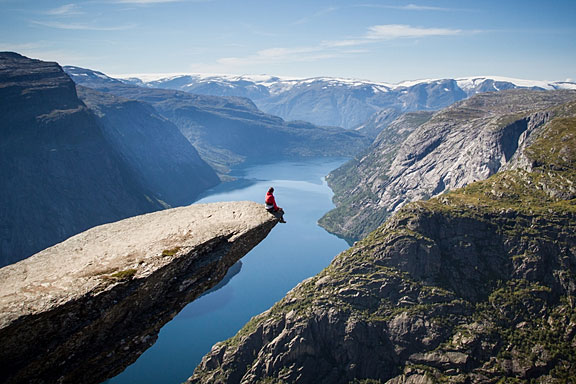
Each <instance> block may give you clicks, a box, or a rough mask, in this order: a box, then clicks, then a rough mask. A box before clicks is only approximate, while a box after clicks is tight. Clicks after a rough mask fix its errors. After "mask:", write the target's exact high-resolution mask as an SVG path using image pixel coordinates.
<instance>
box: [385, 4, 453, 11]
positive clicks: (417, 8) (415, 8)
mask: <svg viewBox="0 0 576 384" xmlns="http://www.w3.org/2000/svg"><path fill="white" fill-rule="evenodd" d="M387 8H393V9H401V10H404V11H449V10H450V9H448V8H441V7H431V6H428V5H416V4H407V5H400V6H393V5H390V6H387Z"/></svg>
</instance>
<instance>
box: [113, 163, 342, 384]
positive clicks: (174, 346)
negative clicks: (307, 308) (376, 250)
mask: <svg viewBox="0 0 576 384" xmlns="http://www.w3.org/2000/svg"><path fill="white" fill-rule="evenodd" d="M344 161H345V159H308V160H304V161H280V162H276V163H271V164H265V165H253V166H243V167H242V168H238V169H235V170H233V172H232V174H231V175H232V176H235V177H237V178H238V180H237V181H234V182H230V183H224V184H222V185H219V186H218V187H216V188H214V189H213V190H211V191H209V192H208V193H207V194H206V197H204V198H202V199H200V200H199V201H198V202H197V203H210V202H218V201H241V200H252V201H257V202H262V203H263V200H264V196H265V194H266V191H267V190H268V188H269V187H270V186H273V187H274V188H275V193H274V195H275V196H276V202H277V203H278V205H279V206H280V207H282V208H284V210H285V211H286V215H285V219H286V221H287V224H278V225H276V227H275V228H274V229H273V230H272V232H271V233H270V234H269V235H268V237H267V238H266V239H264V240H263V241H262V242H261V243H260V244H259V245H258V246H256V247H255V248H254V249H253V250H252V251H251V252H250V253H249V254H247V255H246V256H244V257H243V258H242V268H241V270H240V272H239V273H237V274H236V275H234V276H233V277H232V278H231V279H230V281H229V282H228V284H226V285H225V286H224V287H222V288H221V289H218V290H215V291H213V292H211V293H209V294H206V295H204V296H202V297H200V298H199V299H197V300H195V301H194V302H192V303H190V304H188V305H187V306H186V307H185V308H184V309H183V310H182V311H181V312H180V313H179V314H178V316H176V317H175V318H174V319H173V320H172V321H171V322H169V323H168V324H166V325H165V326H164V327H163V328H162V330H161V331H160V334H159V337H158V341H157V342H156V344H154V345H153V346H152V347H151V348H150V349H149V350H147V351H146V352H145V353H144V354H143V355H142V356H140V358H139V359H138V360H137V361H136V362H135V363H134V364H132V365H131V366H129V367H128V368H127V369H126V370H125V371H124V372H122V373H121V374H120V375H118V376H116V377H114V378H113V379H111V380H108V381H107V383H110V384H126V383H138V384H146V383H150V384H152V383H154V384H157V383H167V384H171V383H181V382H183V381H185V380H186V379H187V378H188V377H189V376H190V375H192V372H193V370H194V368H195V367H196V365H198V363H200V360H201V359H202V356H204V355H205V354H206V353H207V352H209V351H210V348H211V347H212V345H214V344H215V343H216V342H218V341H222V340H225V339H227V338H229V337H232V336H233V335H234V334H235V333H236V332H237V331H238V330H239V329H240V328H241V327H242V326H243V325H244V324H245V323H246V322H248V321H249V320H250V318H251V317H252V316H255V315H257V314H259V313H261V312H263V311H265V310H267V309H268V308H270V307H271V306H272V305H273V304H274V303H275V302H277V301H278V300H280V299H281V298H282V297H283V296H284V295H285V294H286V293H287V292H288V291H289V290H290V289H292V288H293V287H295V286H296V285H297V284H298V283H299V282H301V281H302V280H304V279H306V278H308V277H310V276H313V275H315V274H317V273H318V272H320V271H321V270H322V269H323V268H324V267H326V266H327V265H328V264H329V263H330V261H331V260H332V259H333V258H334V256H336V255H337V254H338V253H340V252H341V251H343V250H344V249H346V248H347V247H348V246H347V244H346V242H345V241H344V240H342V239H339V238H337V237H336V236H333V235H331V234H329V233H328V232H326V231H325V230H323V229H322V228H320V227H319V226H318V225H317V221H318V219H319V218H320V217H321V216H322V215H323V214H324V213H326V212H327V211H329V210H330V209H332V208H333V207H334V205H333V204H332V200H331V198H332V192H331V190H330V188H328V186H327V185H326V182H325V181H324V176H325V175H327V174H328V173H329V172H330V171H331V170H333V169H335V168H337V167H338V166H340V165H341V164H342V163H343V162H344Z"/></svg>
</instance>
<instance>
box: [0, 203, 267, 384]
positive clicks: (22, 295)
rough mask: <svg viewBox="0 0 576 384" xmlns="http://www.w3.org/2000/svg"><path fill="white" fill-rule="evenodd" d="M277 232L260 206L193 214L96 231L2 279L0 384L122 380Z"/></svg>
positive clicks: (8, 270)
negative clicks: (169, 328) (163, 334)
mask: <svg viewBox="0 0 576 384" xmlns="http://www.w3.org/2000/svg"><path fill="white" fill-rule="evenodd" d="M276 222H277V221H276V219H275V218H274V217H273V216H272V215H270V214H269V213H267V212H266V210H265V209H264V207H263V206H262V205H260V204H257V203H253V202H233V203H215V204H198V205H192V206H188V207H182V208H175V209H170V210H165V211H160V212H155V213H151V214H148V215H142V216H137V217H133V218H130V219H126V220H122V221H119V222H116V223H111V224H106V225H102V226H99V227H95V228H92V229H90V230H88V231H86V232H83V233H81V234H79V235H76V236H74V237H72V238H70V239H68V240H66V241H64V242H62V243H60V244H57V245H55V246H53V247H51V248H48V249H46V250H44V251H42V252H40V253H37V254H36V255H34V256H31V257H30V258H28V259H26V260H23V261H21V262H19V263H16V264H13V265H10V266H7V267H5V268H2V269H0V308H1V313H0V345H1V346H2V348H1V349H0V366H1V367H2V369H1V370H0V382H2V383H22V382H26V383H55V382H60V383H99V382H102V381H103V380H105V379H107V378H109V377H112V376H114V375H116V374H118V373H119V372H121V371H122V370H123V369H124V368H125V367H126V366H127V365H129V364H130V363H132V362H133V361H135V360H136V358H137V357H138V356H139V355H140V354H142V353H143V352H144V351H145V350H146V349H147V348H149V347H150V346H151V345H152V344H154V342H155V341H156V338H157V335H158V332H159V331H160V328H161V327H162V326H163V325H164V324H165V323H167V322H168V321H169V320H171V319H172V318H173V317H174V316H175V315H176V314H177V313H178V312H179V311H180V310H181V309H182V308H183V307H184V306H185V305H186V304H187V303H189V302H190V301H192V300H194V299H195V298H197V297H198V296H199V295H201V294H202V293H203V292H205V291H206V290H208V289H209V288H211V287H212V286H214V285H216V284H217V283H218V282H219V281H220V280H221V279H222V278H223V277H224V275H225V274H226V271H227V270H228V268H229V267H230V266H232V265H233V264H234V263H235V262H236V261H237V260H238V259H240V258H241V257H242V256H244V255H245V254H246V253H248V252H249V251H250V250H251V249H252V248H253V247H254V246H256V245H257V244H258V243H259V242H260V241H262V240H263V239H264V238H265V237H266V236H267V234H268V233H269V232H270V230H271V229H272V228H273V227H274V225H275V224H276Z"/></svg>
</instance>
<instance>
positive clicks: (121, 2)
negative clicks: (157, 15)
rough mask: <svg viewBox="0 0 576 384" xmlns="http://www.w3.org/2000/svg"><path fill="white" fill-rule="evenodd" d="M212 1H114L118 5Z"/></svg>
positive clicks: (207, 0) (202, 0)
mask: <svg viewBox="0 0 576 384" xmlns="http://www.w3.org/2000/svg"><path fill="white" fill-rule="evenodd" d="M211 1H213V0H115V1H114V2H115V3H119V4H142V5H147V4H163V3H207V2H211Z"/></svg>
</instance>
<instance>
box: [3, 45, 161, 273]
mask: <svg viewBox="0 0 576 384" xmlns="http://www.w3.org/2000/svg"><path fill="white" fill-rule="evenodd" d="M0 115H1V116H2V119H1V120H0V142H1V143H2V144H1V145H0V173H1V175H2V177H0V202H1V205H2V209H0V222H1V223H2V225H0V266H3V265H6V264H9V263H13V262H16V261H18V260H21V259H22V258H25V257H28V256H30V255H32V254H34V253H36V252H39V251H40V250H42V249H44V248H46V247H48V246H51V245H54V244H55V243H57V242H59V241H62V240H64V239H66V238H67V237H69V236H72V235H73V234H76V233H78V232H81V231H83V230H86V229H88V228H90V227H92V226H94V225H99V224H103V223H106V222H110V221H113V220H119V219H122V218H126V217H128V216H133V215H137V214H142V213H146V212H151V211H154V210H158V209H161V208H162V204H161V203H160V202H158V201H157V200H156V199H155V198H154V196H153V195H152V193H150V192H149V190H146V189H145V188H144V187H143V186H142V185H141V184H140V183H139V182H138V179H137V177H136V175H135V174H134V172H133V171H132V170H131V169H130V168H129V167H128V166H127V165H126V163H125V162H124V161H123V159H122V158H121V157H120V155H119V154H118V152H117V151H116V150H115V149H114V148H113V147H112V146H111V145H110V143H109V142H108V141H107V140H106V138H105V137H104V135H103V133H102V129H101V127H100V125H99V124H98V120H97V118H96V117H95V116H94V114H93V113H92V112H91V111H90V110H89V109H88V108H87V107H86V106H85V105H84V104H83V103H82V102H81V101H80V100H79V99H78V96H77V94H76V88H75V85H74V83H73V82H72V80H71V79H70V78H69V77H68V76H67V75H66V74H65V73H64V71H62V68H60V66H59V65H58V64H56V63H47V62H42V61H39V60H32V59H28V58H26V57H23V56H20V55H18V54H16V53H6V52H4V53H0Z"/></svg>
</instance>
